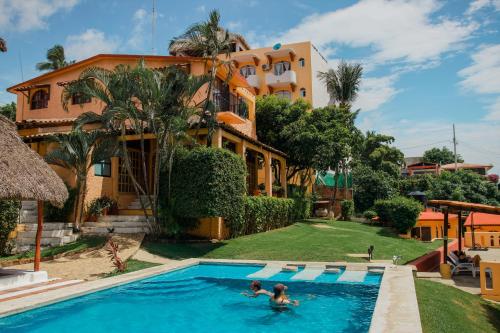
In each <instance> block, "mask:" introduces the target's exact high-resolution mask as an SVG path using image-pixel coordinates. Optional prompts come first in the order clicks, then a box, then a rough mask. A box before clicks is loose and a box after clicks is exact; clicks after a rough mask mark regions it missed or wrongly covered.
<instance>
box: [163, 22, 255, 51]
mask: <svg viewBox="0 0 500 333" xmlns="http://www.w3.org/2000/svg"><path fill="white" fill-rule="evenodd" d="M219 33H220V35H221V36H220V38H223V37H222V35H223V34H225V33H226V30H224V29H222V30H220V31H219ZM229 40H230V41H231V42H233V43H236V42H240V43H241V44H242V45H243V46H244V47H245V48H246V49H247V50H250V45H249V44H248V43H247V41H246V40H245V38H244V37H243V36H242V35H240V34H237V33H234V32H229ZM189 45H190V43H189V42H187V41H186V40H183V39H178V40H176V41H175V42H173V43H172V44H170V46H169V48H168V52H169V53H170V55H173V56H190V57H198V56H200V55H199V54H196V53H193V52H192V50H191V49H190V47H189Z"/></svg>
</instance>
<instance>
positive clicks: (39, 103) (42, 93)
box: [31, 89, 49, 110]
mask: <svg viewBox="0 0 500 333" xmlns="http://www.w3.org/2000/svg"><path fill="white" fill-rule="evenodd" d="M48 106H49V93H48V92H47V90H45V89H40V90H37V91H36V92H35V93H34V94H33V97H31V110H36V109H45V108H47V107H48Z"/></svg>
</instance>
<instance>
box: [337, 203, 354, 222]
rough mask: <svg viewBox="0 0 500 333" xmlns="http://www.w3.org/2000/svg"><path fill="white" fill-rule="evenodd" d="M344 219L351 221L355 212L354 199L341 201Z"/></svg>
mask: <svg viewBox="0 0 500 333" xmlns="http://www.w3.org/2000/svg"><path fill="white" fill-rule="evenodd" d="M340 209H341V215H342V220H344V221H349V220H350V219H351V216H352V214H354V201H352V200H344V201H342V202H341V203H340Z"/></svg>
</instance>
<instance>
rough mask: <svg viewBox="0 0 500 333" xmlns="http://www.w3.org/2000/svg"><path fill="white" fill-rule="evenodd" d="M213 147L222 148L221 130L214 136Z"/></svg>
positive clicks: (216, 131)
mask: <svg viewBox="0 0 500 333" xmlns="http://www.w3.org/2000/svg"><path fill="white" fill-rule="evenodd" d="M212 147H213V148H222V130H221V129H220V128H218V129H216V130H215V133H214V135H213V136H212Z"/></svg>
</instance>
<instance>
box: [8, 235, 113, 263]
mask: <svg viewBox="0 0 500 333" xmlns="http://www.w3.org/2000/svg"><path fill="white" fill-rule="evenodd" d="M105 243H106V237H100V236H86V237H81V238H79V239H78V240H76V241H75V242H71V243H68V244H64V245H61V246H54V247H50V248H46V249H43V250H42V253H41V254H42V258H46V257H52V256H55V255H58V254H62V253H65V254H71V253H75V252H80V251H83V250H86V249H90V248H94V247H101V246H104V244H105ZM34 257H35V251H27V252H23V253H19V254H16V255H12V256H8V257H1V258H0V261H9V260H16V259H29V258H34Z"/></svg>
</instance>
